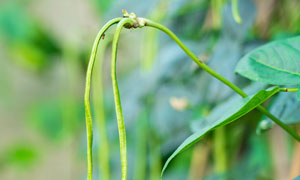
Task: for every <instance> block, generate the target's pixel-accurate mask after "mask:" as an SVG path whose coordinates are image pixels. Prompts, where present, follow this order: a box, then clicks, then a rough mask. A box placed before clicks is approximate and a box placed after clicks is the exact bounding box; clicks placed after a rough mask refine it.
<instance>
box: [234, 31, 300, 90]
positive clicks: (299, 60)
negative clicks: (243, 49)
mask: <svg viewBox="0 0 300 180" xmlns="http://www.w3.org/2000/svg"><path fill="white" fill-rule="evenodd" d="M235 71H236V72H237V73H239V74H240V75H242V76H244V77H246V78H248V79H251V80H253V81H260V82H263V83H266V84H274V85H298V84H300V36H297V37H293V38H289V39H285V40H279V41H274V42H272V43H268V44H266V45H264V46H261V47H259V48H257V49H255V50H253V51H252V52H250V53H248V54H247V55H246V56H244V57H243V58H242V59H241V60H240V61H239V63H238V65H237V67H236V69H235Z"/></svg>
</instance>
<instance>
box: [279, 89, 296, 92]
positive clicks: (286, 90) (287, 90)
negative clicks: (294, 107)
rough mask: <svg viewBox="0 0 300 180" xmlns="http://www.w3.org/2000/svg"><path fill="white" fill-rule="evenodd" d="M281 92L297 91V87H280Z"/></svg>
mask: <svg viewBox="0 0 300 180" xmlns="http://www.w3.org/2000/svg"><path fill="white" fill-rule="evenodd" d="M280 91H281V92H297V91H298V88H280Z"/></svg>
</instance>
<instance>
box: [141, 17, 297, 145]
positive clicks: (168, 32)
mask: <svg viewBox="0 0 300 180" xmlns="http://www.w3.org/2000/svg"><path fill="white" fill-rule="evenodd" d="M143 20H144V21H145V22H146V24H145V26H149V27H153V28H156V29H159V30H161V31H163V32H165V33H166V34H167V35H169V36H170V37H171V38H172V39H173V40H174V41H175V42H176V43H177V44H178V45H179V46H180V47H181V49H182V50H183V51H184V52H185V53H186V54H187V55H188V56H189V57H190V58H192V60H193V61H194V62H195V63H196V64H198V65H199V66H200V67H201V68H202V69H203V70H205V71H206V72H208V73H209V74H210V75H212V76H213V77H215V78H217V79H218V80H220V81H221V82H223V83H224V84H226V85H227V86H228V87H230V88H231V89H232V90H234V91H235V92H236V93H238V94H239V95H240V96H242V97H243V98H245V97H247V96H248V95H247V94H246V93H244V92H243V91H242V90H241V89H240V88H239V87H237V86H236V85H235V84H233V83H231V82H230V81H228V80H227V79H226V78H224V77H223V76H221V75H220V74H218V73H216V72H215V71H214V70H212V69H211V68H210V67H208V66H207V65H206V64H204V63H203V62H201V61H200V60H199V59H198V58H197V56H196V55H195V54H193V53H192V52H191V51H190V50H189V49H188V48H187V47H186V46H185V45H184V44H183V43H182V42H181V41H180V39H179V38H178V37H177V36H176V35H175V34H174V33H173V32H172V31H171V30H169V29H168V28H166V27H165V26H163V25H161V24H159V23H156V22H153V21H151V20H148V19H143ZM257 109H258V110H259V111H261V112H262V113H264V114H265V115H266V116H268V117H269V118H270V119H271V120H273V121H274V122H275V123H276V124H278V125H279V126H280V127H281V128H283V129H284V130H286V131H287V133H289V134H290V135H291V136H293V137H294V138H295V139H297V140H298V141H300V136H299V135H298V134H297V133H295V132H294V131H293V130H292V129H291V128H290V127H289V126H287V125H286V124H284V123H282V122H281V121H280V120H279V119H277V118H276V117H275V116H273V115H272V114H271V113H269V112H268V111H267V110H266V109H265V108H264V107H263V106H261V105H259V106H258V107H257Z"/></svg>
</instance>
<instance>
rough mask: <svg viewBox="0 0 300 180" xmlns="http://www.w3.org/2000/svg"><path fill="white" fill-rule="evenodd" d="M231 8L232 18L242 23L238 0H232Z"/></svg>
mask: <svg viewBox="0 0 300 180" xmlns="http://www.w3.org/2000/svg"><path fill="white" fill-rule="evenodd" d="M231 8H232V15H233V19H234V20H235V22H237V23H239V24H242V19H241V16H240V14H239V7H238V0H232V4H231Z"/></svg>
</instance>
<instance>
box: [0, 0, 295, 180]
mask: <svg viewBox="0 0 300 180" xmlns="http://www.w3.org/2000/svg"><path fill="white" fill-rule="evenodd" d="M122 9H126V10H127V11H128V12H135V13H136V14H137V15H138V16H141V17H148V18H149V19H152V20H155V21H157V22H160V23H162V24H164V25H165V26H167V27H169V28H170V29H171V30H172V31H173V32H174V33H175V34H177V35H178V36H179V38H180V39H182V40H183V42H184V43H186V45H187V46H188V47H189V48H190V49H191V50H192V51H193V52H195V53H196V54H197V55H198V56H199V58H200V59H202V60H203V61H205V62H206V63H207V64H208V65H209V66H210V67H212V68H213V69H214V70H216V71H217V72H219V73H220V74H221V75H223V76H224V77H226V78H228V79H229V80H230V81H232V82H234V83H236V84H237V85H238V86H239V87H242V88H245V89H246V91H247V92H256V91H257V90H259V89H260V88H265V87H266V86H265V85H262V84H258V83H253V82H250V81H248V80H246V79H244V78H242V77H239V76H237V75H236V74H234V67H235V65H236V63H237V61H238V60H239V59H240V58H241V57H242V56H243V55H244V54H245V53H247V52H249V51H250V50H252V49H253V48H255V47H257V46H260V45H262V44H264V43H267V42H268V41H271V40H276V39H281V38H286V37H290V36H295V35H299V34H300V12H299V9H300V1H298V0H264V1H261V0H254V1H252V0H240V1H239V12H240V15H241V17H242V20H243V23H242V24H237V23H236V22H235V21H234V20H233V17H232V12H231V1H230V0H189V1H186V0H163V1H158V0H146V1H141V0H127V1H121V0H1V1H0V179H3V180H29V179H31V180H38V179H43V180H53V179H56V180H76V179H78V180H79V179H86V134H85V119H84V106H83V94H84V84H85V72H86V68H87V63H88V59H89V54H90V51H91V47H92V44H93V40H94V38H95V36H96V34H97V32H98V30H99V29H100V28H101V26H102V25H103V24H104V23H105V22H106V21H108V20H109V19H112V18H115V17H119V16H122V12H121V10H122ZM112 37H113V30H109V32H107V33H106V36H105V42H104V43H102V44H101V45H102V46H101V48H100V51H101V52H102V54H98V58H103V59H104V63H103V74H102V76H103V78H102V77H100V74H99V73H97V71H96V73H94V85H93V88H94V91H93V98H92V100H93V102H94V104H93V105H94V106H93V107H94V108H93V110H94V112H95V116H96V117H95V118H94V119H95V121H96V122H95V123H94V133H95V138H94V147H93V148H94V155H95V156H94V164H95V166H94V172H95V173H94V177H95V179H106V178H108V177H110V179H120V177H121V175H120V155H119V141H118V133H117V132H118V131H117V122H116V118H115V114H114V104H113V96H112V88H111V82H110V81H111V80H110V52H111V48H110V45H111V39H112ZM299 43H300V42H299ZM118 53H119V54H118V62H117V64H118V65H117V66H118V80H119V82H120V93H121V99H122V105H123V110H124V118H125V123H126V130H127V141H128V142H127V143H128V163H129V170H128V171H129V176H128V179H129V180H132V179H134V180H143V179H149V180H158V179H159V178H160V171H161V168H162V165H163V164H164V162H165V161H166V159H167V158H168V157H169V156H170V155H171V153H172V152H173V151H174V150H175V149H176V148H177V147H178V145H179V144H180V143H181V142H182V141H183V140H184V139H185V138H186V137H187V136H188V135H190V134H191V133H192V132H193V131H195V130H197V127H198V126H201V123H205V118H206V117H207V116H208V115H209V114H210V113H211V112H214V110H215V109H216V107H218V105H220V104H221V103H222V102H226V101H227V100H229V99H230V98H232V96H233V94H234V93H233V92H232V90H230V89H229V88H228V87H226V86H225V85H223V84H222V83H220V82H218V81H217V80H215V79H213V78H211V77H210V76H209V75H208V74H207V73H205V72H203V71H202V70H201V69H199V68H198V67H197V66H196V65H195V64H194V63H193V62H192V61H191V60H189V58H188V57H187V55H185V54H184V52H183V51H182V50H180V48H179V47H178V46H177V45H176V44H175V43H174V42H172V40H171V39H170V38H169V37H167V36H166V35H165V34H163V33H161V32H158V31H156V30H153V29H148V28H143V29H137V30H127V29H126V30H123V31H122V34H121V39H120V43H119V50H118ZM96 66H100V65H99V64H98V65H97V64H96ZM99 83H103V88H104V96H103V100H104V107H103V105H102V104H101V99H99V98H97V90H99V88H100V87H101V84H99ZM268 104H269V109H270V111H271V112H273V113H274V114H275V115H276V116H278V117H279V118H281V119H282V120H283V121H285V122H286V123H298V122H299V121H300V120H299V118H298V117H299V116H298V115H299V114H300V112H299V108H300V103H299V102H298V101H297V100H296V97H294V96H290V95H287V94H283V95H279V96H277V97H275V98H273V99H272V100H271V101H270V102H267V103H266V105H268ZM290 107H293V108H290ZM103 108H104V110H105V111H104V112H102V111H101V109H103ZM97 113H98V115H97ZM99 113H100V114H99ZM101 113H102V114H101ZM104 114H105V122H104V121H101V119H100V120H99V117H104ZM97 116H98V117H97ZM102 120H103V118H102ZM101 123H102V124H101ZM265 126H268V127H270V126H272V123H271V122H270V121H269V120H268V119H266V117H263V116H262V115H261V114H260V113H259V112H256V111H253V112H251V113H250V114H249V115H247V116H245V117H243V118H242V119H241V120H240V121H237V122H235V123H232V124H230V125H228V126H226V127H224V128H222V129H219V130H217V131H214V132H211V133H209V135H207V136H206V137H205V138H204V139H202V140H201V141H200V142H199V143H197V144H196V145H194V146H192V147H191V148H189V149H188V150H187V151H185V152H184V153H182V154H181V155H180V156H179V157H178V158H176V159H175V161H174V162H172V163H171V165H170V167H169V168H168V169H167V171H166V173H165V175H164V176H163V179H166V180H183V179H189V180H196V179H206V180H217V179H221V180H224V179H237V180H239V179H243V180H245V179H246V180H248V179H249V180H252V179H264V180H273V179H278V180H281V179H282V180H286V179H292V178H294V177H296V176H297V175H298V174H300V155H299V154H300V148H299V144H296V143H295V142H294V140H292V139H291V138H290V137H289V136H287V134H286V133H284V132H283V130H281V129H280V128H278V127H276V126H274V127H273V128H272V129H271V130H270V131H267V132H264V131H265V129H266V127H265ZM105 131H106V132H107V133H105ZM103 132H104V134H103ZM104 135H105V136H104ZM103 150H104V152H103ZM100 153H101V154H102V156H101V155H100ZM103 153H104V154H103ZM103 155H104V156H103ZM107 160H108V162H107Z"/></svg>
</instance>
